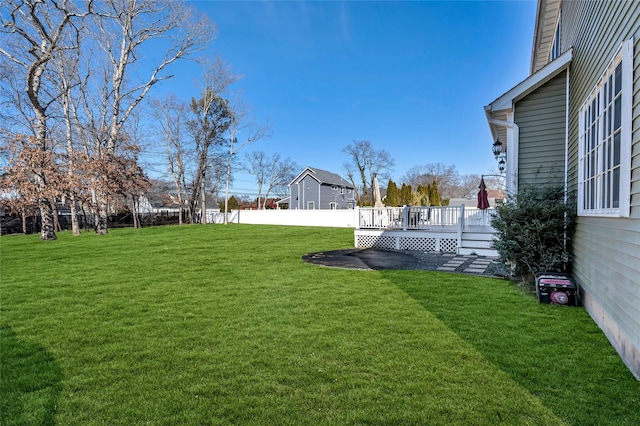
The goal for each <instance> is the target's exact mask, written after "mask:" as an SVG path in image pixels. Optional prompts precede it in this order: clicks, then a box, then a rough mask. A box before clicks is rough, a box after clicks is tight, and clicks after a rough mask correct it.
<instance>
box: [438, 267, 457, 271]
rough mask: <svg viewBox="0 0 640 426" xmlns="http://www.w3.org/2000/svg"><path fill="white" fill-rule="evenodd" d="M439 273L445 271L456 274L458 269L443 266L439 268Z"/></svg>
mask: <svg viewBox="0 0 640 426" xmlns="http://www.w3.org/2000/svg"><path fill="white" fill-rule="evenodd" d="M438 271H445V272H455V271H456V268H449V267H446V266H441V267H439V268H438Z"/></svg>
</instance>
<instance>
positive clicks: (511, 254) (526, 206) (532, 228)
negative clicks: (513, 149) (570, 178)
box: [491, 185, 576, 275]
mask: <svg viewBox="0 0 640 426" xmlns="http://www.w3.org/2000/svg"><path fill="white" fill-rule="evenodd" d="M564 196H565V193H564V189H563V188H562V187H556V186H536V185H522V187H521V188H520V189H519V190H518V194H517V195H515V196H510V197H508V199H507V201H506V202H505V203H504V204H502V205H498V206H497V207H496V215H495V216H494V217H493V219H492V220H491V225H492V226H493V227H494V228H495V229H496V231H497V233H496V240H495V241H494V242H493V247H494V248H495V249H496V250H497V251H498V253H499V255H500V260H501V261H502V262H503V263H504V264H505V265H509V266H510V267H511V268H512V272H513V273H514V274H516V275H525V274H529V273H531V274H536V273H538V272H552V271H553V272H567V271H568V270H569V266H570V260H571V240H572V237H573V233H574V230H575V223H576V221H575V218H576V214H575V207H574V206H575V202H574V200H573V197H569V199H568V200H567V202H566V203H565V200H564Z"/></svg>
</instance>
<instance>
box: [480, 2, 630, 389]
mask: <svg viewBox="0 0 640 426" xmlns="http://www.w3.org/2000/svg"><path fill="white" fill-rule="evenodd" d="M500 59H501V60H502V59H504V58H500ZM634 68H635V69H636V70H637V69H638V68H640V2H637V1H625V2H623V1H586V0H572V1H562V0H539V2H538V9H537V16H536V26H535V33H534V40H533V52H532V58H531V75H530V76H529V77H527V78H526V79H524V80H523V81H522V82H520V83H519V84H517V85H516V86H515V87H513V88H512V89H511V90H509V91H508V92H507V93H505V94H504V95H502V96H500V97H499V98H498V99H496V100H495V101H493V102H492V103H491V104H489V105H487V106H486V107H485V112H486V116H487V121H488V122H489V126H490V128H491V132H492V134H493V139H494V141H495V140H496V139H499V140H500V142H502V143H503V145H504V146H505V147H506V173H507V176H506V177H507V192H508V193H515V192H517V190H518V187H519V186H521V185H523V184H527V183H534V184H535V183H541V184H546V183H549V182H551V183H555V184H560V185H564V186H565V188H566V189H567V190H568V191H570V192H575V193H576V195H577V211H578V223H577V229H576V234H575V237H574V241H573V250H574V261H573V266H572V268H573V269H572V274H573V277H574V278H575V279H576V281H577V282H578V284H579V285H580V287H581V292H582V300H583V304H584V306H585V308H586V310H587V311H588V312H589V314H590V315H591V316H592V317H593V319H594V320H595V321H596V323H597V324H598V325H599V326H600V327H601V328H602V329H603V331H604V332H605V334H606V335H607V336H608V338H609V340H610V341H611V343H612V344H613V346H614V347H615V348H616V350H617V351H618V352H619V353H620V355H621V356H622V358H623V359H624V361H625V363H626V364H627V365H628V366H629V367H630V369H631V371H632V372H633V373H634V374H635V375H636V376H637V377H640V119H639V118H638V117H640V79H639V78H638V77H637V75H638V74H637V73H636V77H635V79H634V71H633V70H634ZM487 149H488V148H487Z"/></svg>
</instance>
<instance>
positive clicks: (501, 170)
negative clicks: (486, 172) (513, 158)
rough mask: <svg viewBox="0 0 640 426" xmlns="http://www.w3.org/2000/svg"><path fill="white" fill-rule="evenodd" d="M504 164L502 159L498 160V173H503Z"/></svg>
mask: <svg viewBox="0 0 640 426" xmlns="http://www.w3.org/2000/svg"><path fill="white" fill-rule="evenodd" d="M506 164H507V162H506V161H504V157H502V158H500V161H498V170H500V173H502V172H504V168H505V166H506Z"/></svg>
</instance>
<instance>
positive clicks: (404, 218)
mask: <svg viewBox="0 0 640 426" xmlns="http://www.w3.org/2000/svg"><path fill="white" fill-rule="evenodd" d="M408 223H409V206H407V205H405V206H404V207H403V208H402V230H403V231H406V230H407V224H408Z"/></svg>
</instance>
